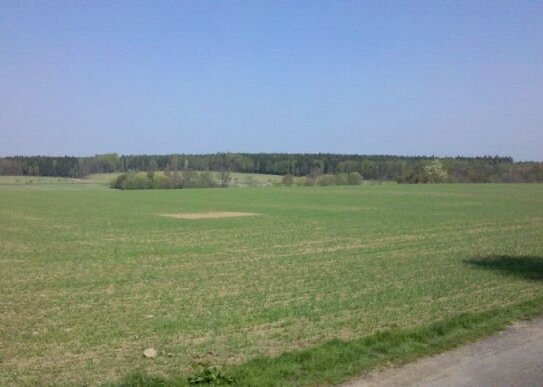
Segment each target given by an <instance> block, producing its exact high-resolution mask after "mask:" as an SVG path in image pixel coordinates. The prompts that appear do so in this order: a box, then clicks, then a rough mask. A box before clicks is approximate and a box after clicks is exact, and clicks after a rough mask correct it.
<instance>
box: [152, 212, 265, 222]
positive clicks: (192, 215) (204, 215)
mask: <svg viewBox="0 0 543 387" xmlns="http://www.w3.org/2000/svg"><path fill="white" fill-rule="evenodd" d="M160 215H161V216H166V217H168V218H175V219H186V220H198V219H221V218H240V217H244V216H256V215H258V214H256V213H254V212H229V211H223V212H186V213H179V214H160Z"/></svg>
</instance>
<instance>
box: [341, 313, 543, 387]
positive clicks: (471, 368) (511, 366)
mask: <svg viewBox="0 0 543 387" xmlns="http://www.w3.org/2000/svg"><path fill="white" fill-rule="evenodd" d="M345 386H349V387H363V386H364V387H369V386H372V387H373V386H470V387H472V386H543V319H537V320H533V321H528V322H522V323H518V324H516V325H514V326H512V327H511V328H509V329H507V330H506V331H504V332H502V333H500V334H498V335H496V336H492V337H489V338H487V339H483V340H481V341H478V342H476V343H474V344H470V345H467V346H464V347H461V348H458V349H456V350H453V351H450V352H445V353H443V354H441V355H437V356H433V357H430V358H425V359H421V360H419V361H417V362H414V363H411V364H407V365H405V366H403V367H400V368H391V369H387V370H384V371H379V372H373V373H370V374H369V375H367V376H365V377H363V378H361V379H358V380H354V381H352V382H350V383H347V384H345Z"/></svg>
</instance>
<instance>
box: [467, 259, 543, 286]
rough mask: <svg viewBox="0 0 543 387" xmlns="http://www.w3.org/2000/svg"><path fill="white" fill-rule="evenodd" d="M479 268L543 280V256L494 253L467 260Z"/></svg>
mask: <svg viewBox="0 0 543 387" xmlns="http://www.w3.org/2000/svg"><path fill="white" fill-rule="evenodd" d="M465 262H466V263H467V264H468V265H471V266H473V267H476V268H478V269H488V270H495V271H497V272H499V273H502V274H504V275H514V276H518V277H522V278H524V279H529V280H538V281H543V257H531V256H518V257H516V256H510V255H493V256H490V257H482V258H472V259H468V260H466V261H465Z"/></svg>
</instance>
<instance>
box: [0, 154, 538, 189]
mask: <svg viewBox="0 0 543 387" xmlns="http://www.w3.org/2000/svg"><path fill="white" fill-rule="evenodd" d="M158 170H162V171H166V172H167V173H172V174H174V173H175V172H176V171H185V172H186V171H204V172H205V171H218V172H225V171H228V172H241V173H260V174H270V175H292V176H297V177H299V176H305V177H307V178H308V179H313V180H315V179H316V178H317V177H319V176H322V175H336V174H349V173H351V172H358V173H359V174H360V175H361V176H362V178H363V179H364V180H383V181H397V182H400V183H428V182H430V183H431V182H434V183H437V182H459V183H491V182H496V183H499V182H503V183H515V182H518V183H535V182H543V162H534V161H532V162H515V161H514V160H513V159H512V158H511V157H500V156H483V157H445V158H437V157H433V156H392V155H356V154H333V153H317V154H309V153H305V154H302V153H299V154H296V153H255V154H251V153H214V154H200V155H197V154H172V155H122V156H119V155H118V154H116V153H109V154H102V155H95V156H91V157H74V156H64V157H53V156H10V157H2V158H0V175H25V176H56V177H71V178H80V177H84V176H86V175H89V174H94V173H113V172H115V173H127V172H149V171H158ZM321 180H322V179H321Z"/></svg>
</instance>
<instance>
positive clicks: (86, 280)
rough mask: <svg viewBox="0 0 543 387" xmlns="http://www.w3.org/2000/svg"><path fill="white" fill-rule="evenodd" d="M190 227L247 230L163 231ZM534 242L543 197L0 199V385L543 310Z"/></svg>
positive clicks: (239, 355)
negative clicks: (150, 354)
mask: <svg viewBox="0 0 543 387" xmlns="http://www.w3.org/2000/svg"><path fill="white" fill-rule="evenodd" d="M185 213H186V214H195V213H250V214H256V215H254V216H244V217H233V216H232V217H220V216H213V217H212V216H208V217H205V216H204V217H203V218H202V219H183V218H182V217H173V216H170V217H168V216H163V215H164V214H185ZM542 241H543V186H542V185H486V184H485V185H483V184H481V185H460V184H459V185H392V184H387V185H363V186H357V187H269V188H230V189H207V190H206V189H204V190H197V189H195V190H152V191H118V190H111V189H107V188H106V187H105V186H104V185H99V184H93V183H86V184H72V183H67V182H66V181H64V180H62V181H51V182H50V184H43V185H36V184H34V185H25V184H4V185H0V265H1V267H2V270H1V272H0V292H1V293H0V385H11V384H47V383H55V384H57V383H58V384H83V383H90V384H99V383H106V382H115V381H116V380H119V378H121V377H122V376H124V375H126V374H127V373H129V372H131V371H132V370H135V369H137V370H142V371H143V372H146V373H148V374H151V375H159V376H166V377H168V376H171V375H175V374H184V375H187V374H190V373H192V372H194V371H195V370H197V369H198V367H199V366H200V365H201V364H209V365H222V364H242V363H245V362H247V361H249V360H251V359H253V358H256V357H275V356H278V355H280V354H282V353H285V352H291V351H296V350H300V349H303V348H311V347H315V346H319V345H322V344H324V343H327V342H329V341H330V340H332V339H335V338H339V339H343V340H345V341H347V342H348V341H350V340H357V339H360V338H361V337H366V336H370V335H373V334H375V333H376V332H379V331H382V330H402V329H411V328H416V327H423V326H427V325H429V324H431V323H433V322H436V321H439V320H446V319H452V318H455V317H457V316H459V315H460V314H462V313H466V312H472V313H484V312H485V311H491V310H496V308H505V309H504V310H507V308H515V306H516V305H518V304H520V303H523V302H526V301H532V302H536V303H540V304H543V302H541V299H542V298H543V281H542V273H541V271H535V272H534V271H533V270H532V271H530V268H532V269H533V268H534V267H535V268H537V269H539V270H540V269H541V261H542V260H543V258H542V257H543V243H542ZM473 260H476V261H475V263H473V262H472V261H473ZM470 262H471V263H470ZM515 262H518V263H519V264H518V265H516V264H515ZM529 265H531V266H529ZM508 267H516V268H520V269H519V270H517V271H516V272H515V271H513V270H508ZM541 310H543V308H542V309H541ZM149 347H153V348H156V349H157V351H158V356H157V357H156V359H146V358H144V357H143V356H142V352H143V350H144V349H146V348H149Z"/></svg>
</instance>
